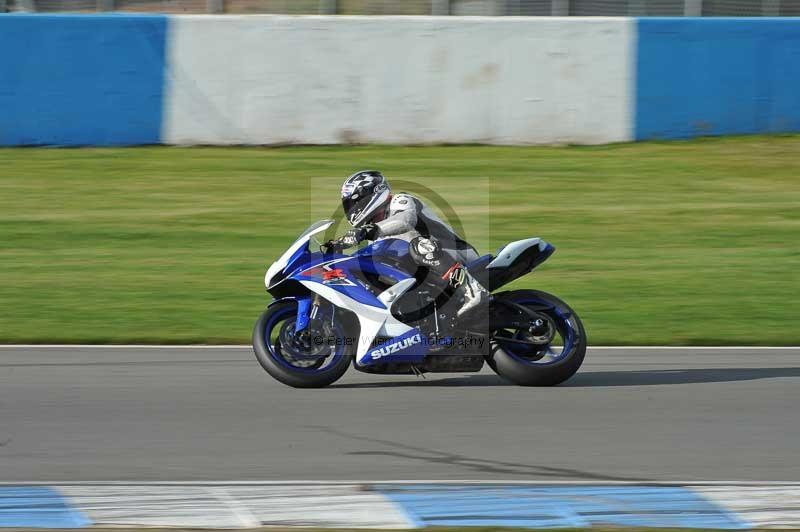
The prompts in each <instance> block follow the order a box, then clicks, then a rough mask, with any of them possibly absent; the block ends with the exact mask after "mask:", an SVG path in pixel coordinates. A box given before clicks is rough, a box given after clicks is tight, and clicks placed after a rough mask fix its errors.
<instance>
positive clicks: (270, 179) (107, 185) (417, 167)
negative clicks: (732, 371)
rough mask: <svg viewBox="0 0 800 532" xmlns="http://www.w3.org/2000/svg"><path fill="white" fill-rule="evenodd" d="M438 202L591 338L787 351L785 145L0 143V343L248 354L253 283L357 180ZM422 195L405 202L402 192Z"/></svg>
mask: <svg viewBox="0 0 800 532" xmlns="http://www.w3.org/2000/svg"><path fill="white" fill-rule="evenodd" d="M366 167H376V168H379V169H381V170H383V171H384V172H385V173H386V175H387V176H389V178H390V180H392V179H393V180H394V181H395V182H400V183H401V184H402V185H403V187H402V188H406V189H412V191H418V192H419V191H422V190H423V189H428V190H432V191H435V192H436V193H437V194H438V195H439V196H441V197H442V198H444V199H446V202H447V204H449V205H450V206H452V208H453V209H454V210H455V213H456V214H457V215H458V217H459V219H460V222H461V225H462V226H463V227H464V230H465V231H466V233H467V237H468V239H470V240H472V241H474V242H475V243H476V244H477V245H478V247H479V249H480V250H481V251H482V252H489V251H494V250H495V249H496V248H497V247H498V246H499V245H501V244H502V243H505V242H507V241H510V240H515V239H520V238H527V237H529V236H541V237H543V238H545V239H547V240H548V241H551V242H553V243H554V244H555V245H556V247H557V248H558V251H557V253H556V254H555V255H554V256H553V257H552V258H551V259H550V260H549V261H548V262H547V263H545V264H544V265H543V266H542V267H540V269H539V270H537V271H536V272H535V273H534V274H532V275H529V276H527V277H525V278H524V279H522V280H520V281H518V282H516V283H515V284H514V287H536V288H539V289H543V290H547V291H550V292H553V293H555V294H557V295H559V296H560V297H562V298H564V299H565V300H566V301H568V302H569V303H570V304H571V305H572V306H573V307H574V308H575V309H576V310H577V311H578V312H579V313H580V315H581V316H582V317H583V319H584V322H585V325H586V328H587V331H588V334H589V339H590V344H595V345H598V344H628V345H634V344H666V345H687V344H688V345H703V344H706V345H711V344H713V345H739V344H747V345H752V344H759V345H797V344H800V328H799V327H797V324H796V320H797V318H798V316H800V312H798V311H800V303H799V302H800V273H799V272H800V137H796V136H789V137H772V138H767V137H746V138H732V139H703V140H696V141H691V142H671V143H643V144H622V145H612V146H603V147H486V146H454V147H382V146H367V147H286V148H170V147H150V148H124V149H99V148H87V149H31V148H23V149H0V303H2V312H1V313H0V342H5V343H15V342H36V343H42V342H66V343H73V342H74V343H83V342H86V343H105V342H114V343H125V342H130V343H193V342H203V343H228V342H236V343H239V342H242V343H246V342H248V341H249V335H250V328H251V326H252V323H253V322H254V320H255V319H256V317H257V316H258V314H259V312H260V311H261V309H262V308H263V307H264V306H265V304H266V303H267V302H268V296H267V295H266V294H265V293H264V291H263V285H262V279H263V273H264V270H265V269H266V267H267V266H268V265H269V263H270V262H271V261H272V260H273V259H274V258H276V257H277V256H278V255H279V254H280V253H281V252H282V251H283V250H284V249H285V248H286V247H287V246H288V245H289V244H290V242H291V241H292V240H293V239H294V238H295V237H296V236H297V235H298V234H299V233H300V232H301V231H302V230H303V229H304V228H305V226H306V225H307V224H308V222H309V221H310V220H311V219H315V218H322V217H327V215H329V214H330V213H332V212H333V211H334V210H335V209H336V207H337V203H338V187H339V185H340V184H341V181H342V180H343V178H344V177H345V176H346V175H348V174H349V173H351V172H352V171H354V170H357V169H361V168H366ZM415 188H416V189H417V190H414V189H415Z"/></svg>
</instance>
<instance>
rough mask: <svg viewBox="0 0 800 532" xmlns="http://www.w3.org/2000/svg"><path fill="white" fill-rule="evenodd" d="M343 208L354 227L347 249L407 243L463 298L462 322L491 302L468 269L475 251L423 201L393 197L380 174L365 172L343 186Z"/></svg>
mask: <svg viewBox="0 0 800 532" xmlns="http://www.w3.org/2000/svg"><path fill="white" fill-rule="evenodd" d="M342 206H343V207H344V213H345V216H346V217H347V220H348V221H349V222H350V224H351V225H352V226H353V228H352V229H350V230H349V231H347V233H345V234H344V236H342V237H341V238H340V239H339V242H340V243H341V244H342V245H343V246H344V247H354V246H357V245H358V244H359V243H360V242H361V241H363V240H371V241H375V240H380V239H383V238H396V239H400V240H404V241H406V242H408V243H409V252H410V255H411V257H412V258H413V259H414V260H415V261H416V262H417V263H418V264H421V265H423V266H426V267H428V268H429V269H430V270H431V271H433V272H434V273H437V274H440V275H441V276H442V279H444V280H446V281H447V282H449V283H450V285H451V286H452V287H453V288H454V289H456V290H460V291H461V292H462V293H463V296H464V303H463V305H462V306H461V308H460V309H459V310H458V312H457V316H458V317H462V316H465V315H467V314H470V313H471V312H472V311H473V310H475V309H476V308H479V307H480V306H481V305H483V303H484V302H485V301H486V300H487V298H488V296H489V292H488V291H487V290H486V289H485V288H484V287H483V286H482V285H481V284H480V283H479V282H478V281H477V280H476V279H475V278H474V277H472V275H470V273H469V271H468V270H467V268H465V267H464V264H467V263H469V262H470V261H472V260H475V259H477V258H478V253H477V252H476V251H475V248H473V247H472V246H470V245H469V244H468V243H467V242H466V241H465V240H464V239H462V238H461V237H460V236H459V235H458V234H457V233H456V232H455V231H454V230H453V228H452V227H450V226H449V225H448V224H446V223H445V222H443V221H442V220H441V219H440V218H439V217H438V216H436V214H435V213H434V212H433V211H432V210H431V209H429V208H428V207H426V206H425V204H423V203H422V201H420V200H419V199H418V198H416V197H414V196H412V195H411V194H407V193H404V192H400V193H398V194H394V195H393V194H392V193H391V188H390V187H389V183H388V182H387V181H386V178H385V177H384V176H383V174H381V172H379V171H377V170H362V171H360V172H356V173H355V174H353V175H351V176H350V177H348V178H347V179H346V180H345V182H344V184H343V185H342ZM441 259H443V260H441ZM442 272H444V273H442Z"/></svg>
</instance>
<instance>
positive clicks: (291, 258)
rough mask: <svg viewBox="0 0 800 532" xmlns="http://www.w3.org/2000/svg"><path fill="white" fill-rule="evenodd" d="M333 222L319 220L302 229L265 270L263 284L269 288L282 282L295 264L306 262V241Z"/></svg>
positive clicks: (307, 252) (307, 249)
mask: <svg viewBox="0 0 800 532" xmlns="http://www.w3.org/2000/svg"><path fill="white" fill-rule="evenodd" d="M333 224H334V221H333V220H320V221H318V222H315V223H313V224H311V226H310V227H309V228H308V229H306V230H305V231H303V233H302V234H301V235H300V236H299V237H297V240H295V241H294V243H293V244H292V245H291V246H289V249H287V250H286V251H285V252H284V253H283V255H281V256H280V258H278V260H276V261H275V262H273V263H272V265H271V266H270V267H269V269H268V270H267V273H266V275H264V285H265V286H266V287H267V290H271V289H272V288H273V287H274V286H275V285H277V284H278V283H280V282H282V281H283V280H284V279H285V278H286V274H288V273H289V272H291V271H292V270H294V269H296V267H297V265H299V264H303V263H304V262H306V261H307V259H306V255H308V254H309V253H310V251H309V248H308V242H309V241H310V240H311V238H312V237H313V236H314V235H316V234H319V233H322V232H323V231H325V230H327V229H328V228H329V227H330V226H332V225H333Z"/></svg>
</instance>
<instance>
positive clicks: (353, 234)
mask: <svg viewBox="0 0 800 532" xmlns="http://www.w3.org/2000/svg"><path fill="white" fill-rule="evenodd" d="M361 240H362V238H361V229H350V230H349V231H348V232H346V233H345V234H344V235H342V238H340V239H339V242H341V243H342V247H345V248H352V247H354V246H357V245H358V243H359V242H361Z"/></svg>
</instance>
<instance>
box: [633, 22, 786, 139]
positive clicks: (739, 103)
mask: <svg viewBox="0 0 800 532" xmlns="http://www.w3.org/2000/svg"><path fill="white" fill-rule="evenodd" d="M635 94H636V97H635V100H636V101H635V105H636V109H635V113H634V116H635V138H636V140H644V139H652V138H664V139H675V138H688V137H693V136H698V135H734V134H735V135H741V134H748V133H775V132H788V131H800V19H797V18H794V19H792V18H772V19H771V18H766V19H764V18H761V19H744V18H702V19H678V18H676V19H659V18H641V19H639V20H638V46H637V59H636V89H635Z"/></svg>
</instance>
